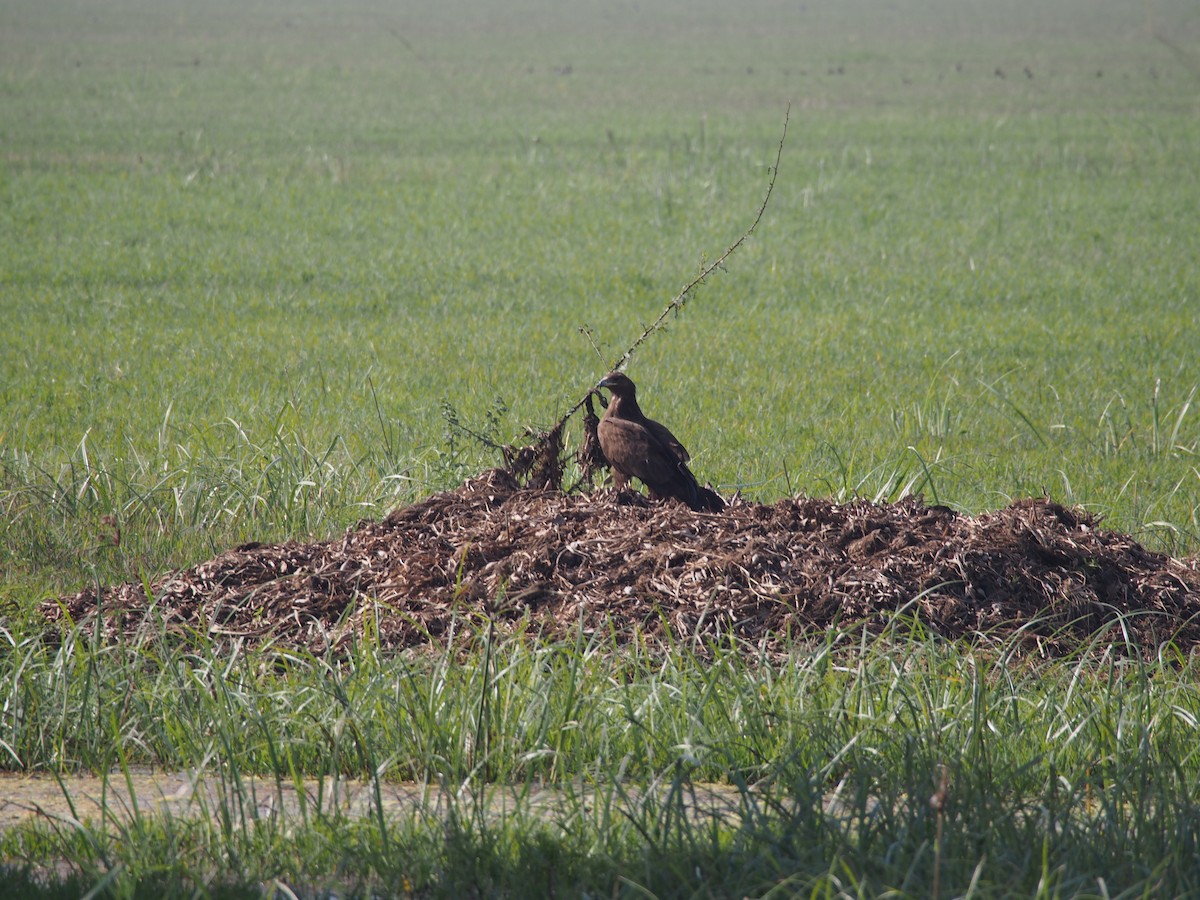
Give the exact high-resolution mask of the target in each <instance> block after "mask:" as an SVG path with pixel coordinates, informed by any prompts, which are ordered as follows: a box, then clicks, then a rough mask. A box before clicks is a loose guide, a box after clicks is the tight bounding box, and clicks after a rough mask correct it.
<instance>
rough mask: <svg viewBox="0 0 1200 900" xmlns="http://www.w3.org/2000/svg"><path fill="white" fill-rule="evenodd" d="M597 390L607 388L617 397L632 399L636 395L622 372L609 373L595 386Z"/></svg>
mask: <svg viewBox="0 0 1200 900" xmlns="http://www.w3.org/2000/svg"><path fill="white" fill-rule="evenodd" d="M596 387H598V388H608V389H609V390H610V391H612V392H613V395H614V396H617V397H633V396H634V395H635V394H636V393H637V388H636V387H634V385H633V381H632V380H630V378H629V376H628V375H626V374H625V373H624V372H609V373H608V374H607V375H605V376H604V377H603V378H601V379H600V382H599V383H598V384H597V385H596Z"/></svg>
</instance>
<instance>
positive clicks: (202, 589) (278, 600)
mask: <svg viewBox="0 0 1200 900" xmlns="http://www.w3.org/2000/svg"><path fill="white" fill-rule="evenodd" d="M150 593H151V595H152V596H150V597H147V595H146V590H145V587H144V586H143V584H142V583H140V582H139V583H129V584H124V585H120V586H117V587H114V588H109V589H104V590H101V591H99V592H98V591H97V590H96V589H94V588H91V589H88V590H85V591H83V592H82V593H79V594H76V595H75V596H73V597H68V598H64V599H62V600H58V601H51V602H48V603H47V604H46V605H45V607H44V612H45V614H46V616H47V618H48V619H50V620H52V621H53V620H61V619H62V618H63V615H64V613H66V614H69V616H70V618H71V620H72V621H74V622H77V623H85V625H87V626H88V627H90V628H92V629H94V628H95V627H96V626H97V625H99V626H100V627H101V628H102V629H103V630H104V631H105V635H104V636H105V637H107V638H110V639H112V638H116V637H117V632H118V631H122V632H124V634H125V635H126V636H127V637H131V636H134V635H136V634H138V633H143V634H144V633H146V631H147V629H151V628H153V629H157V630H162V629H166V631H167V633H168V634H171V633H178V634H179V635H187V634H193V635H195V634H197V633H198V634H201V635H207V636H208V638H210V639H217V640H220V641H230V642H232V641H235V640H238V639H240V640H241V641H243V642H245V643H249V644H263V643H267V642H270V643H272V644H273V645H276V646H282V647H303V648H305V649H307V650H309V651H313V652H318V653H320V652H324V651H326V650H329V649H333V650H337V649H339V648H341V647H344V646H346V645H347V643H348V642H350V641H353V640H360V639H361V638H362V637H363V635H364V634H369V635H370V636H371V638H372V639H373V640H377V641H378V642H379V643H380V644H381V645H383V646H384V647H386V648H394V649H402V648H410V647H418V646H429V645H432V646H439V645H443V644H446V643H448V642H454V641H456V640H459V639H460V638H461V636H462V635H464V634H474V635H476V636H478V635H480V634H482V633H487V634H490V635H495V634H503V633H509V632H517V631H523V632H526V633H541V634H544V635H547V636H550V637H564V638H571V637H575V636H577V635H578V634H579V628H580V626H582V628H583V629H584V631H585V633H591V634H595V635H597V636H598V637H599V638H600V639H603V640H605V641H615V642H616V643H617V644H620V643H621V642H624V641H627V640H629V639H631V638H634V637H635V636H641V638H642V639H647V638H649V639H651V640H653V639H655V638H656V637H666V636H667V635H670V636H671V637H672V639H673V640H684V641H691V642H693V643H694V645H695V646H697V647H704V646H707V645H710V644H711V643H712V642H714V641H728V640H729V639H730V637H732V636H736V638H738V639H739V640H741V641H744V642H747V644H748V645H749V646H752V647H756V648H765V649H766V650H768V651H782V650H786V649H787V647H788V646H789V645H790V644H791V643H792V642H795V641H797V640H801V639H803V638H804V637H805V636H807V635H813V634H820V633H823V632H824V631H825V630H826V629H828V628H830V627H831V626H835V625H836V626H845V625H849V624H854V623H861V624H863V625H865V626H867V627H868V628H871V629H878V628H882V627H884V626H885V625H886V624H887V623H888V622H889V621H890V620H892V619H893V618H895V617H896V615H897V613H898V612H899V613H901V614H902V616H903V617H904V620H905V621H907V622H919V623H921V626H922V627H925V628H927V629H929V630H930V631H932V632H934V633H936V634H939V635H943V636H945V637H947V638H960V637H968V638H971V639H974V640H977V641H978V640H982V641H985V642H986V641H1000V642H1006V641H1007V642H1009V645H1010V646H1011V645H1012V644H1013V642H1012V641H1011V639H1012V638H1013V637H1014V636H1015V637H1016V641H1015V644H1016V645H1017V646H1019V647H1022V648H1028V649H1029V650H1031V651H1036V652H1040V653H1052V654H1061V653H1069V652H1072V651H1073V650H1074V649H1076V648H1078V647H1080V646H1083V645H1085V644H1087V643H1088V641H1089V640H1091V639H1092V638H1098V639H1099V640H1102V641H1111V642H1113V643H1115V644H1116V645H1119V648H1120V649H1121V651H1122V652H1126V651H1127V650H1129V649H1130V648H1133V649H1135V650H1136V651H1137V652H1140V653H1155V652H1158V649H1159V648H1160V646H1161V645H1162V644H1163V643H1164V642H1166V641H1172V642H1173V643H1174V646H1175V647H1177V648H1179V649H1180V650H1182V651H1183V652H1186V653H1190V652H1191V651H1192V650H1193V649H1195V648H1196V647H1197V646H1198V642H1200V615H1198V614H1200V559H1197V558H1195V557H1192V558H1189V559H1186V560H1180V559H1174V558H1171V557H1169V556H1165V555H1162V554H1159V553H1154V552H1151V551H1149V550H1147V549H1145V548H1144V547H1142V546H1141V545H1140V544H1139V543H1137V542H1136V541H1134V540H1133V539H1132V538H1130V537H1129V536H1127V535H1123V534H1118V533H1115V532H1111V531H1106V530H1103V529H1100V528H1098V527H1097V521H1096V520H1095V519H1094V518H1093V517H1092V516H1091V515H1089V514H1088V513H1086V512H1084V511H1081V510H1079V509H1069V508H1064V507H1063V506H1060V505H1058V504H1055V503H1052V502H1049V501H1047V500H1025V501H1020V502H1017V503H1014V504H1012V505H1011V506H1008V507H1007V508H1005V509H1001V510H999V511H997V512H992V513H986V514H983V515H980V516H978V517H973V516H968V515H963V514H959V513H956V512H954V511H952V510H950V509H947V508H945V507H940V506H926V505H924V504H923V503H922V502H921V501H920V500H917V499H906V500H902V501H900V502H897V503H882V504H879V503H870V502H866V501H854V502H849V503H836V502H833V501H831V500H825V499H816V498H810V497H796V498H793V499H786V500H780V501H779V502H777V503H774V504H771V505H760V504H757V503H750V502H745V501H742V500H735V501H733V502H731V503H730V504H729V506H728V508H727V509H726V510H725V511H724V512H722V513H715V514H707V513H694V512H692V511H691V510H689V509H688V508H687V507H685V506H684V505H682V504H680V503H676V502H674V501H667V502H662V503H659V502H651V501H649V500H646V499H645V498H643V497H642V496H641V495H639V494H633V493H631V492H623V493H621V494H616V493H614V492H613V491H612V490H603V491H599V492H596V493H593V494H569V493H563V492H561V491H553V490H536V489H531V488H522V487H521V486H520V485H519V484H518V483H517V481H516V480H515V479H514V478H513V477H512V476H511V475H510V474H508V473H507V472H505V471H504V470H499V469H496V470H491V471H488V472H485V473H483V474H482V475H481V476H479V477H478V478H474V479H471V480H469V481H467V482H466V483H464V484H463V485H461V486H460V487H458V488H457V489H455V490H453V491H448V492H445V493H439V494H435V495H433V496H431V497H429V498H427V499H425V500H423V501H421V502H419V503H416V504H414V505H412V506H408V507H405V508H402V509H398V510H396V511H395V512H393V513H392V514H390V515H389V516H388V517H387V518H385V519H384V520H382V521H364V522H360V523H359V524H358V525H357V526H355V527H354V528H351V529H350V530H349V531H347V532H346V533H345V534H344V535H342V536H340V537H337V538H335V539H333V540H328V541H321V542H318V543H297V542H288V543H283V544H275V545H264V544H257V543H255V544H246V545H243V546H241V547H238V548H236V549H233V550H229V551H227V552H225V553H222V554H220V555H219V556H217V557H215V558H213V559H211V560H209V561H207V562H203V563H201V564H199V565H197V566H194V567H193V568H190V569H187V570H185V571H181V572H175V573H171V574H169V575H166V576H165V577H163V578H160V579H159V580H157V581H154V582H152V583H151V584H150ZM98 610H99V611H100V614H99V615H98V614H97V611H98ZM483 626H486V632H485V631H484V630H483Z"/></svg>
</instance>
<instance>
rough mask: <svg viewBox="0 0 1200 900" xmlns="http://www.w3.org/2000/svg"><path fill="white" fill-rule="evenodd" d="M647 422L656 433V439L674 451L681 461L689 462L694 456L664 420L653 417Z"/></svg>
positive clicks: (648, 426)
mask: <svg viewBox="0 0 1200 900" xmlns="http://www.w3.org/2000/svg"><path fill="white" fill-rule="evenodd" d="M645 424H646V428H647V429H648V430H649V431H650V433H651V434H653V435H654V437H655V439H656V440H658V442H659V443H661V444H662V445H663V446H664V447H666V448H667V449H668V450H670V451H671V452H672V453H674V454H675V458H676V459H678V460H679V461H680V462H687V461H688V460H690V459H691V458H692V457H691V454H689V453H688V452H687V447H685V446H683V444H681V443H680V442H679V438H677V437H675V435H673V434H671V432H670V430H669V429H668V428H667V426H666V425H664V424H663V423H662V422H655V421H654V420H653V419H647V420H646V422H645Z"/></svg>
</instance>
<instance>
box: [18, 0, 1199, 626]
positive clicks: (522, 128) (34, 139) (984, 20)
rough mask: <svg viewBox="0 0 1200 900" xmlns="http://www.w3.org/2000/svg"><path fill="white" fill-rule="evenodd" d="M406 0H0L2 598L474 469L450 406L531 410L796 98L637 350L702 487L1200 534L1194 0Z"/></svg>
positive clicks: (387, 503) (319, 531)
mask: <svg viewBox="0 0 1200 900" xmlns="http://www.w3.org/2000/svg"><path fill="white" fill-rule="evenodd" d="M428 6H429V8H420V7H418V6H415V5H410V6H407V7H397V6H394V5H391V4H387V3H382V2H368V0H352V2H348V3H340V4H337V5H331V4H324V3H316V2H308V0H301V2H297V3H291V4H287V5H286V6H282V5H276V4H251V5H249V6H247V5H245V4H238V3H227V2H218V0H205V2H202V3H181V2H180V3H177V2H168V3H161V2H153V3H152V2H148V0H128V2H111V3H105V4H79V3H71V2H64V0H53V2H45V3H38V4H27V3H19V2H15V0H4V2H2V3H0V21H2V22H3V28H2V29H0V197H2V202H0V216H2V219H0V229H2V231H3V235H4V239H3V241H0V320H2V321H3V323H4V327H3V329H0V513H2V516H0V569H2V570H3V572H4V576H3V583H2V585H0V594H2V595H3V596H4V597H7V598H9V599H15V600H17V601H18V602H19V603H21V604H22V605H24V603H25V602H27V601H30V600H33V599H36V598H38V597H41V596H44V595H46V594H47V593H53V592H57V591H64V590H70V589H75V588H78V587H79V586H80V585H81V584H83V583H87V582H94V581H101V582H109V581H113V580H123V579H128V578H138V577H140V576H139V573H140V572H148V573H153V572H158V571H161V570H162V569H164V568H167V567H173V566H182V565H186V564H190V563H192V562H195V561H198V560H200V559H204V558H207V557H208V556H210V555H212V554H213V553H214V552H217V551H219V550H222V549H224V548H225V547H227V546H230V545H232V544H235V543H238V542H241V541H244V540H249V539H254V540H277V539H283V538H287V537H297V538H299V537H309V536H312V537H327V536H330V535H332V534H335V533H337V532H338V531H339V530H340V529H342V528H344V527H346V526H347V525H349V524H352V523H353V522H354V521H356V520H357V519H359V518H362V517H373V516H379V515H381V514H383V513H384V512H386V511H387V510H388V509H390V508H392V507H394V506H396V505H399V504H402V503H405V502H408V501H411V500H413V499H415V498H419V497H421V496H424V495H426V494H428V493H429V492H431V491H433V490H437V489H442V488H446V487H450V486H452V485H454V484H456V483H458V482H459V481H461V479H462V478H463V477H464V476H465V475H468V474H471V473H474V472H476V471H478V470H479V469H481V468H483V467H484V466H487V465H490V464H493V463H494V461H495V455H494V454H493V453H491V452H490V451H489V450H487V449H486V448H485V447H483V446H481V445H479V444H478V443H477V442H475V441H473V440H471V439H470V438H467V437H465V436H464V435H463V434H461V433H457V432H455V431H454V430H452V429H449V428H448V425H447V407H446V405H447V404H449V406H450V407H452V408H453V410H454V413H455V414H456V415H457V417H458V418H459V419H460V420H461V421H463V422H464V423H467V424H468V425H469V426H470V427H472V428H474V429H475V430H477V431H481V432H485V433H487V434H489V435H491V436H492V437H495V438H497V439H499V440H500V441H505V442H507V441H512V440H515V439H519V438H520V436H521V432H522V427H523V426H525V425H531V426H534V427H537V426H544V425H547V424H550V423H552V422H553V421H554V420H555V419H556V418H557V416H558V415H559V414H560V413H561V411H562V410H563V409H565V408H566V407H568V406H569V405H570V404H571V403H573V402H574V401H575V400H576V399H578V398H579V397H580V396H582V393H583V391H584V390H586V388H587V387H588V386H589V385H591V384H593V383H594V382H595V381H596V379H597V378H598V377H599V376H600V375H601V374H603V372H604V371H605V369H606V366H607V363H608V362H609V361H611V360H613V359H614V358H616V357H617V356H618V355H619V353H620V352H621V351H622V350H623V349H624V348H625V347H626V346H627V345H628V343H629V342H630V341H631V340H632V339H633V338H634V337H635V336H636V334H637V333H638V332H639V331H640V330H641V327H642V326H643V325H644V324H646V323H648V322H649V321H650V320H652V319H653V318H654V317H655V316H656V315H657V314H658V313H659V311H660V310H661V309H662V308H663V307H664V306H665V304H666V303H667V302H668V301H669V300H670V299H671V297H672V296H674V294H675V293H676V292H677V291H678V290H679V289H680V288H681V287H682V285H683V284H684V283H686V282H687V281H688V280H689V278H690V277H691V276H692V275H693V274H694V273H695V272H696V270H697V268H698V266H699V265H700V264H701V263H702V262H703V261H704V260H706V259H712V258H713V257H715V256H716V255H718V254H719V253H720V252H721V251H722V250H723V249H724V248H725V247H726V246H727V245H728V244H729V243H731V242H732V241H733V240H734V239H735V238H736V237H737V236H738V235H739V234H741V232H742V231H743V230H744V229H745V227H746V226H747V225H748V224H749V222H750V221H751V220H752V218H753V215H754V212H755V210H756V208H757V206H758V204H759V202H760V200H761V198H762V195H763V191H764V190H765V187H766V184H767V181H768V178H769V174H770V172H769V167H770V166H771V165H772V163H773V161H774V156H775V150H776V148H777V145H778V142H779V137H780V133H781V129H782V124H783V119H784V113H785V109H786V108H787V107H788V105H789V104H790V106H791V124H790V130H789V133H788V139H787V145H786V147H785V149H784V154H783V161H782V165H781V168H780V172H779V179H778V182H777V184H776V187H775V193H774V196H773V197H772V199H771V203H770V205H769V207H768V209H767V212H766V215H765V217H764V220H763V222H762V224H761V226H760V227H759V230H758V231H757V232H756V234H755V235H754V237H753V239H752V240H751V241H750V242H749V243H748V244H747V245H746V246H745V247H744V248H743V249H742V250H741V251H740V252H739V253H738V254H736V255H735V256H734V257H733V258H732V259H731V261H730V263H729V265H728V267H727V271H725V272H722V273H718V274H717V275H716V276H714V277H713V278H712V279H711V280H710V281H709V283H708V284H706V285H705V286H703V287H702V288H701V289H700V290H699V291H698V292H697V293H696V295H695V297H694V299H693V300H692V302H691V303H690V304H689V305H688V307H687V308H686V310H685V312H684V314H683V315H682V316H681V317H680V318H679V319H678V320H677V321H674V322H673V323H672V324H671V327H670V328H669V329H668V330H667V332H666V333H663V334H660V335H658V336H656V338H655V339H654V340H653V341H651V342H650V343H648V344H647V345H646V346H645V347H644V348H643V349H642V350H641V351H640V352H639V353H638V355H637V357H636V358H635V360H634V362H633V365H632V366H631V368H630V374H631V375H632V376H633V377H634V379H635V380H636V381H637V382H638V384H639V386H640V387H641V391H642V399H643V402H644V405H645V406H646V408H647V409H648V410H649V411H650V412H651V414H652V415H657V416H659V417H661V418H662V419H664V420H666V421H668V422H669V423H670V424H671V427H672V429H673V430H675V431H676V432H677V433H678V434H680V435H681V436H683V438H684V440H685V442H686V443H687V444H688V445H689V447H690V448H691V449H692V451H693V454H694V455H695V468H696V470H697V472H698V473H699V474H700V475H701V477H702V478H705V479H709V480H711V481H713V482H714V483H715V484H716V485H717V486H718V487H719V488H720V489H721V490H722V491H723V492H725V493H732V492H733V491H734V490H741V491H742V492H743V493H744V494H745V495H746V496H748V497H750V498H753V499H761V500H764V501H770V500H773V499H776V498H778V497H780V496H784V495H787V494H792V493H798V492H803V493H808V494H814V495H819V496H835V497H850V496H855V495H861V496H866V497H869V498H879V499H885V498H892V499H894V498H896V497H899V496H901V495H903V494H905V493H913V492H919V493H923V494H924V495H925V497H926V499H927V500H929V501H930V502H933V501H937V502H940V503H945V504H949V505H951V506H954V507H956V508H960V509H963V510H967V511H971V512H977V511H980V510H984V509H989V508H995V507H997V506H1000V505H1003V504H1005V503H1006V502H1008V501H1009V500H1010V499H1012V498H1016V497H1023V496H1029V495H1041V494H1043V493H1046V494H1049V495H1051V496H1052V497H1053V498H1054V499H1056V500H1059V501H1062V502H1067V503H1077V504H1083V505H1085V506H1086V507H1088V508H1089V509H1091V510H1093V511H1097V512H1100V513H1102V514H1104V515H1105V516H1106V522H1107V524H1108V525H1109V526H1111V527H1114V528H1119V529H1122V530H1127V531H1130V532H1132V533H1134V534H1135V535H1137V536H1138V537H1139V538H1140V539H1142V540H1144V541H1145V542H1146V543H1147V544H1149V545H1150V546H1152V547H1154V548H1156V549H1162V550H1167V551H1169V552H1173V553H1178V554H1188V553H1193V552H1195V551H1196V549H1197V548H1198V547H1200V397H1197V387H1198V386H1200V362H1198V361H1197V354H1196V347H1197V346H1200V265H1198V263H1197V260H1198V259H1200V228H1197V224H1198V218H1200V217H1198V215H1197V211H1196V197H1197V195H1198V185H1197V176H1198V174H1200V155H1198V154H1197V153H1196V151H1195V148H1196V147H1197V146H1200V11H1197V10H1196V9H1195V7H1194V6H1193V5H1192V4H1190V3H1186V2H1166V0H1164V2H1148V3H1137V4H1119V3H1106V4H1101V5H1099V6H1098V5H1097V4H1094V3H1084V2H1074V0H1064V2H1060V3H1055V4H1040V3H1033V2H1023V0H1004V2H988V3H982V2H980V3H975V2H949V0H946V2H935V3H928V4H912V3H903V2H892V3H882V2H880V3H865V2H850V3H837V4H834V3H828V4H826V3H808V4H792V3H781V2H772V0H757V2H751V3H749V4H743V5H739V6H737V7H736V8H735V7H731V6H729V5H727V4H716V3H707V2H706V3H683V2H679V3H674V2H663V3H653V4H649V3H632V2H613V3H603V4H582V3H566V4H563V3H548V2H537V0H531V2H525V3H516V2H514V3H510V4H506V5H504V6H502V7H500V6H494V5H491V4H483V3H477V2H473V0H463V2H459V3H447V4H438V5H437V6H436V9H435V8H433V5H432V4H430V5H428ZM581 327H586V328H588V329H590V332H591V335H592V338H593V339H594V340H595V342H596V343H597V344H598V345H599V347H600V349H601V351H602V353H603V359H602V358H601V357H599V356H597V354H596V353H595V351H594V350H593V349H592V346H591V344H590V343H589V341H588V339H587V338H586V337H585V336H584V335H582V334H581V333H580V328H581ZM573 437H574V438H575V439H577V438H578V433H577V432H576V433H575V435H574V436H573ZM106 516H107V517H112V519H113V520H114V521H115V522H116V523H117V524H118V526H119V527H120V529H121V541H120V545H119V546H113V541H112V527H111V526H110V525H109V524H107V523H106V522H105V521H104V517H106Z"/></svg>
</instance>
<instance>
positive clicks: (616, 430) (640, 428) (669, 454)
mask: <svg viewBox="0 0 1200 900" xmlns="http://www.w3.org/2000/svg"><path fill="white" fill-rule="evenodd" d="M651 424H657V423H651ZM600 427H601V429H603V433H602V434H601V439H602V441H603V447H604V455H605V456H607V457H608V461H609V463H611V464H612V465H613V466H615V467H617V468H618V469H620V470H622V471H623V472H628V473H629V474H630V475H633V476H634V477H635V478H640V479H641V480H642V481H643V482H645V484H646V485H647V486H651V487H654V486H657V485H668V484H671V483H673V482H674V481H675V480H677V479H678V478H679V462H680V460H679V458H678V456H677V455H676V452H675V450H674V449H673V448H672V447H670V446H669V445H668V444H667V443H665V442H664V441H662V440H660V438H659V437H658V435H657V434H656V433H655V431H654V429H652V428H647V427H646V426H645V425H643V424H642V423H640V422H631V421H629V420H628V419H615V418H611V417H610V418H606V419H603V420H601V422H600ZM659 427H660V428H662V426H659ZM662 430H663V431H666V429H665V428H663V429H662ZM667 434H668V435H669V434H670V432H669V431H668V432H667ZM675 443H676V444H678V441H676V442H675ZM681 449H682V448H681Z"/></svg>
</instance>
